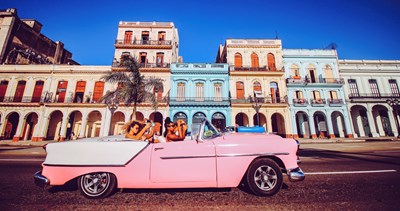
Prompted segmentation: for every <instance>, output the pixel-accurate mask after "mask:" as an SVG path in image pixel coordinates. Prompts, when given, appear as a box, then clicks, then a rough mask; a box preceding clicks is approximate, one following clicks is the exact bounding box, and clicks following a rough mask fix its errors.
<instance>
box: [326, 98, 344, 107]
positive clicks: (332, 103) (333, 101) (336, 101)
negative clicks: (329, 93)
mask: <svg viewBox="0 0 400 211" xmlns="http://www.w3.org/2000/svg"><path fill="white" fill-rule="evenodd" d="M328 103H329V105H330V106H342V105H343V104H344V101H343V99H328Z"/></svg>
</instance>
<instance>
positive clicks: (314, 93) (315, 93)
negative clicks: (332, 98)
mask: <svg viewBox="0 0 400 211" xmlns="http://www.w3.org/2000/svg"><path fill="white" fill-rule="evenodd" d="M312 94H313V98H314V100H319V99H321V95H320V93H319V91H313V92H312Z"/></svg>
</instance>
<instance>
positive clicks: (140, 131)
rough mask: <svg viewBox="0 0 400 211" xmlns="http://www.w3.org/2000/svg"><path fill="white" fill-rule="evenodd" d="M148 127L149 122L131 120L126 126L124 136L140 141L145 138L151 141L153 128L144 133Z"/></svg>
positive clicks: (149, 125)
mask: <svg viewBox="0 0 400 211" xmlns="http://www.w3.org/2000/svg"><path fill="white" fill-rule="evenodd" d="M150 127H151V123H150V122H146V123H142V122H138V121H132V122H131V123H129V124H128V126H127V127H126V131H125V132H126V133H125V137H126V138H131V139H135V140H141V141H146V140H149V141H152V137H153V135H154V130H153V129H151V130H150V132H149V133H147V134H145V133H146V131H147V130H148V129H149V128H150Z"/></svg>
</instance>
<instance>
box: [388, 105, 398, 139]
mask: <svg viewBox="0 0 400 211" xmlns="http://www.w3.org/2000/svg"><path fill="white" fill-rule="evenodd" d="M386 103H387V104H389V105H390V106H391V107H392V110H393V114H394V121H395V123H396V129H397V138H400V134H399V132H400V130H399V128H400V126H399V120H398V119H397V115H398V114H397V107H398V105H399V104H400V102H399V100H398V99H396V98H390V99H387V100H386Z"/></svg>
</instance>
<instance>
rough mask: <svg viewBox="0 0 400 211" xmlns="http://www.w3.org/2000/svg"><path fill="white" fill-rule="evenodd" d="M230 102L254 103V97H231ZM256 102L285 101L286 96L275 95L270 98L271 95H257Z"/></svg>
mask: <svg viewBox="0 0 400 211" xmlns="http://www.w3.org/2000/svg"><path fill="white" fill-rule="evenodd" d="M231 102H232V103H255V102H256V99H255V98H254V97H250V98H243V99H240V98H231ZM257 102H258V103H287V100H286V98H283V97H276V98H271V97H262V98H261V97H258V98H257Z"/></svg>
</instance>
